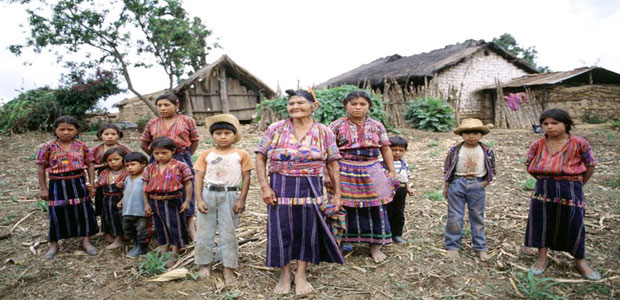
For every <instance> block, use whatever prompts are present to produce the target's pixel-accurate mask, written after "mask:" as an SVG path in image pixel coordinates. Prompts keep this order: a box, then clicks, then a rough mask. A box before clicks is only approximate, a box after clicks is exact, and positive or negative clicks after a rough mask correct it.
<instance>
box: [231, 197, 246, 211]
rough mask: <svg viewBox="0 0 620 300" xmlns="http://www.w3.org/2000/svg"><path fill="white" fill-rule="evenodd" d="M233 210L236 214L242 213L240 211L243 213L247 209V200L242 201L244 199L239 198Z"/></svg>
mask: <svg viewBox="0 0 620 300" xmlns="http://www.w3.org/2000/svg"><path fill="white" fill-rule="evenodd" d="M233 211H234V212H235V213H236V214H240V213H242V212H243V211H245V201H242V200H237V201H236V202H235V205H234V206H233Z"/></svg>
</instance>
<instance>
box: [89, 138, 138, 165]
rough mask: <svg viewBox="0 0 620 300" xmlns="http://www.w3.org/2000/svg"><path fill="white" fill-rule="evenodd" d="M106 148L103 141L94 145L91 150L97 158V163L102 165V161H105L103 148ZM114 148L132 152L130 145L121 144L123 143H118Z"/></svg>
mask: <svg viewBox="0 0 620 300" xmlns="http://www.w3.org/2000/svg"><path fill="white" fill-rule="evenodd" d="M104 148H105V145H104V144H103V143H101V144H99V145H97V146H95V147H93V148H92V149H90V152H91V153H92V154H93V158H95V164H97V165H100V164H102V163H104V161H102V160H103V154H104V153H105V151H103V149H104ZM112 148H121V149H123V150H125V151H127V153H129V152H131V151H132V150H131V148H129V146H127V145H125V144H121V143H117V144H116V145H115V146H114V147H112Z"/></svg>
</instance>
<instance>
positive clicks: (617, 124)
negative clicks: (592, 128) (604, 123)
mask: <svg viewBox="0 0 620 300" xmlns="http://www.w3.org/2000/svg"><path fill="white" fill-rule="evenodd" d="M611 127H612V128H614V129H620V118H618V119H617V120H615V121H613V122H611Z"/></svg>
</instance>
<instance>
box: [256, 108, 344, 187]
mask: <svg viewBox="0 0 620 300" xmlns="http://www.w3.org/2000/svg"><path fill="white" fill-rule="evenodd" d="M254 152H256V153H261V154H263V155H265V156H266V157H267V159H268V160H269V161H270V164H269V173H279V174H282V175H286V176H323V168H324V167H325V164H326V163H329V162H331V161H334V160H338V159H340V154H339V151H338V147H337V145H336V140H335V137H334V134H333V133H332V131H331V130H330V129H329V128H327V127H326V126H325V125H323V124H321V123H318V122H316V121H314V123H313V124H312V127H311V128H310V130H309V131H308V133H307V134H306V135H305V136H304V137H303V138H302V139H301V140H300V141H298V140H297V137H295V130H294V127H293V123H292V122H291V120H290V119H286V120H282V121H279V122H276V123H274V124H271V126H269V128H268V129H267V131H265V134H264V135H263V138H262V139H261V140H260V142H259V143H258V145H257V146H256V149H255V150H254Z"/></svg>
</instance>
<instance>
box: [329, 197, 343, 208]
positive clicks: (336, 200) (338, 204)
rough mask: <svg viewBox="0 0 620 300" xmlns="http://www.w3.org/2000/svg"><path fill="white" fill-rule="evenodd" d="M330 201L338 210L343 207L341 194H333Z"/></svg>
mask: <svg viewBox="0 0 620 300" xmlns="http://www.w3.org/2000/svg"><path fill="white" fill-rule="evenodd" d="M329 201H330V202H331V203H332V204H334V205H335V206H336V211H339V210H340V208H341V207H342V199H340V195H333V196H332V198H331V199H330V200H329Z"/></svg>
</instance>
